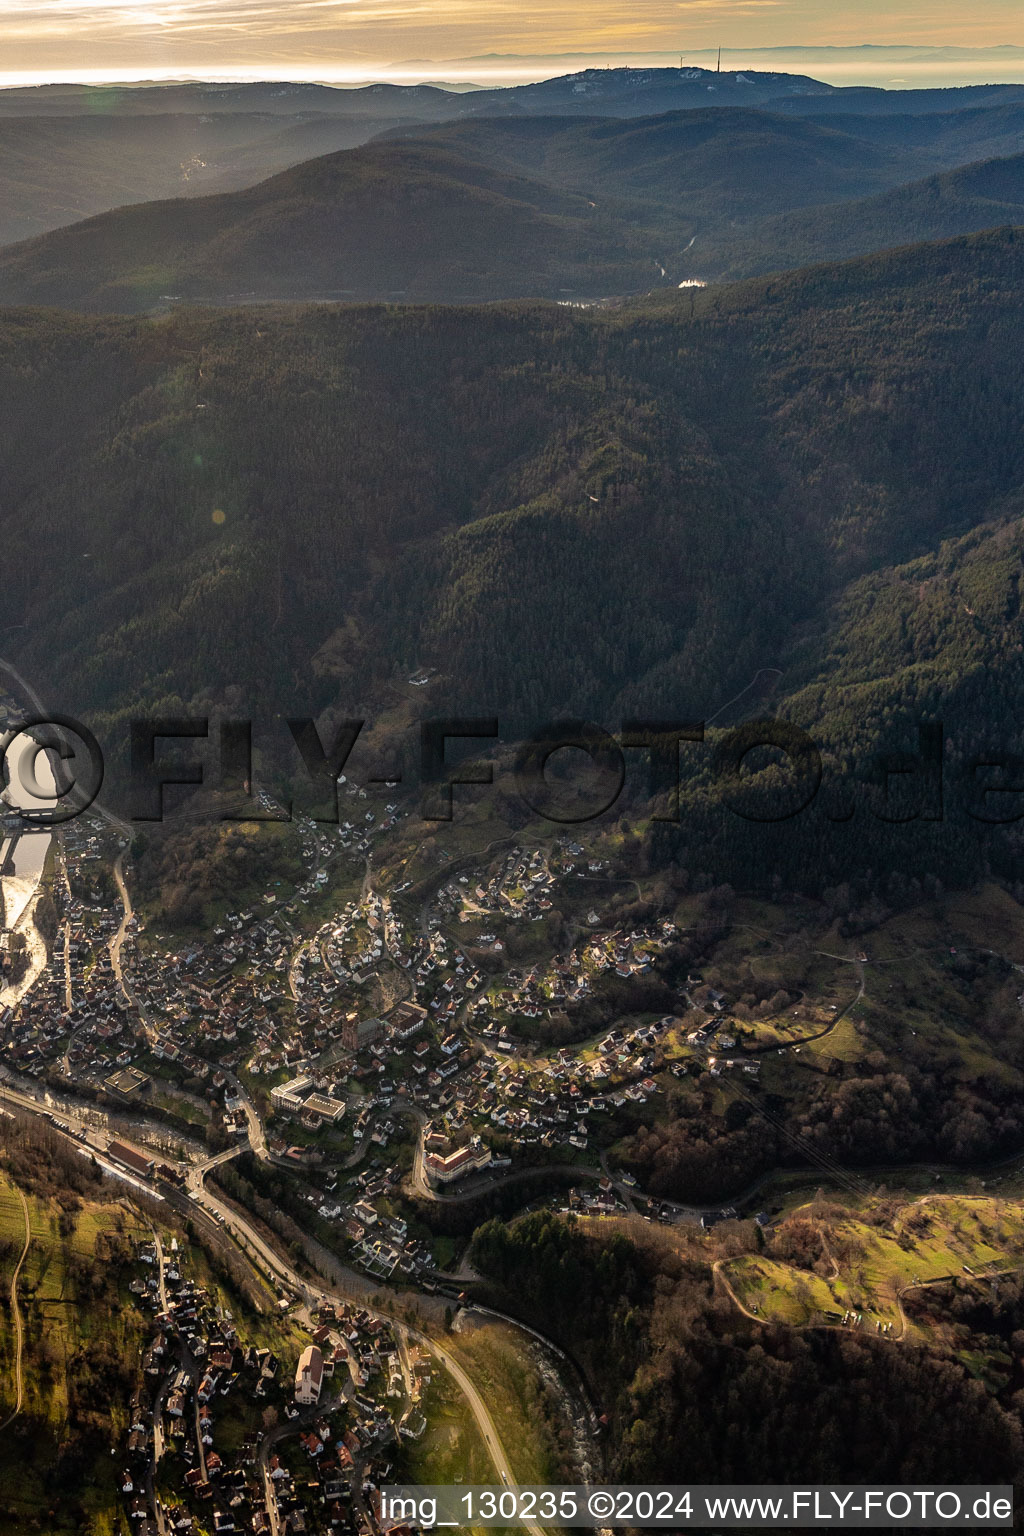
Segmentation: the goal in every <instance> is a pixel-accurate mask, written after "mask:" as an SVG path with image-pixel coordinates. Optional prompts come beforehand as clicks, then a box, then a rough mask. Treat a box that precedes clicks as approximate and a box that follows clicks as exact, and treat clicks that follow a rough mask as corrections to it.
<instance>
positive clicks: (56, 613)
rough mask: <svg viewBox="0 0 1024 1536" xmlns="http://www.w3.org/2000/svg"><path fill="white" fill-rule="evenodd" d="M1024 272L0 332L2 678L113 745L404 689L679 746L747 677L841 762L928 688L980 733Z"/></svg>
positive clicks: (992, 685)
mask: <svg viewBox="0 0 1024 1536" xmlns="http://www.w3.org/2000/svg"><path fill="white" fill-rule="evenodd" d="M1022 277H1024V236H1022V235H1020V234H1019V233H1017V232H1015V231H1013V230H1008V231H997V232H994V233H990V234H987V235H982V236H974V237H969V238H966V239H962V240H957V241H952V242H948V243H945V244H942V245H934V246H925V247H918V248H915V249H913V250H907V251H900V252H895V253H888V254H886V255H881V256H874V257H871V258H867V259H864V260H861V261H856V262H851V263H847V264H836V265H832V266H826V267H819V268H814V269H808V270H806V271H804V272H801V273H798V274H791V275H787V276H783V277H778V278H771V279H767V280H766V279H760V280H751V281H749V282H746V283H742V284H736V285H734V286H732V287H728V288H722V289H715V290H710V289H709V290H706V291H704V292H703V293H698V294H691V295H686V296H683V295H673V296H670V297H666V298H664V299H661V300H660V301H659V302H657V303H646V304H642V305H641V304H638V305H636V306H634V307H632V308H628V309H623V310H621V311H617V312H584V311H577V310H566V309H564V308H556V307H553V306H545V305H497V306H492V307H488V308H484V309H469V308H466V309H447V310H442V309H432V308H419V309H403V308H390V309H380V308H356V307H352V308H348V309H340V310H339V309H323V308H310V309H292V310H288V309H281V310H272V309H260V310H258V311H249V312H223V313H210V312H202V311H194V312H189V311H187V310H182V311H179V312H177V313H175V314H173V315H171V316H169V317H165V318H163V319H160V320H157V321H154V320H131V319H121V320H117V319H96V320H89V319H86V318H83V317H70V316H66V315H59V314H55V313H47V312H43V311H8V312H7V313H6V314H5V315H4V318H3V326H2V332H0V341H2V350H0V463H2V465H3V471H4V480H5V488H6V489H5V506H4V517H3V537H4V543H5V594H6V599H7V603H6V607H7V613H8V615H9V617H10V621H11V624H12V625H13V626H19V625H24V626H25V628H24V630H21V629H18V628H17V627H15V628H14V629H13V630H12V631H11V633H10V635H9V639H8V642H7V647H8V650H9V651H10V652H11V653H12V654H13V655H14V656H15V658H16V659H17V660H18V661H19V664H21V665H23V667H24V668H25V669H26V670H27V671H28V672H30V673H32V675H34V676H36V677H38V678H39V679H40V680H41V681H42V682H44V683H45V691H46V693H47V696H48V697H50V698H52V699H53V701H54V703H55V704H56V703H59V704H60V705H61V706H62V707H64V708H67V709H69V710H70V711H72V712H80V713H83V714H85V715H86V716H87V717H88V718H90V719H92V720H93V721H94V722H95V723H96V724H97V726H98V727H100V728H101V729H104V730H106V729H113V728H114V727H116V728H117V730H118V731H121V732H122V734H123V722H124V720H125V717H126V716H127V715H128V714H130V713H131V712H133V711H135V712H137V711H139V710H152V709H159V710H161V711H162V712H174V711H175V710H178V709H182V708H196V707H199V708H202V707H205V706H206V705H207V704H210V703H218V702H224V701H232V707H234V708H238V709H242V710H244V709H246V708H251V709H252V711H253V713H254V714H256V715H264V716H266V715H267V714H268V713H269V714H273V713H276V712H278V711H280V712H281V713H287V714H301V713H303V712H304V711H305V710H306V709H311V710H313V711H314V712H315V711H318V710H320V709H323V708H326V709H328V710H329V711H332V712H340V713H342V714H345V715H351V714H353V713H357V712H359V711H361V710H365V709H369V710H371V711H372V709H373V707H374V700H375V699H379V698H380V696H381V690H382V689H385V688H388V687H390V686H392V685H393V684H397V683H399V682H401V680H403V679H404V678H405V677H406V676H407V675H408V672H409V670H411V669H413V668H414V667H418V666H423V665H429V666H433V667H437V668H438V669H439V670H440V673H441V676H440V677H439V679H438V681H437V682H436V683H435V684H434V685H433V686H432V688H431V690H430V698H429V709H430V712H432V713H433V712H437V713H445V712H447V711H451V712H456V713H457V712H460V711H464V710H466V711H470V712H473V713H478V712H486V713H496V714H498V715H499V716H500V717H501V719H502V723H503V729H505V730H506V731H507V732H508V733H509V734H512V733H514V732H515V731H517V730H520V729H522V728H523V727H524V726H525V725H528V724H529V723H530V722H532V721H537V720H538V719H549V718H552V717H557V716H559V715H571V716H577V717H579V716H584V717H588V716H589V717H590V718H594V719H598V720H602V721H605V722H607V723H609V724H614V723H615V722H616V721H617V720H619V719H620V718H621V717H622V716H623V715H625V716H630V715H644V714H646V715H653V716H655V717H661V718H679V719H687V718H694V719H701V718H710V717H711V716H712V715H713V714H714V713H715V712H716V711H717V710H718V708H719V707H720V706H721V705H722V704H723V703H724V702H725V701H726V700H728V699H729V698H731V697H732V696H733V695H734V694H736V693H737V692H738V691H739V690H740V689H742V688H743V687H744V686H745V685H746V684H747V683H748V682H749V680H750V679H751V677H752V676H753V675H754V674H755V673H756V672H757V671H758V669H760V668H762V667H765V666H769V665H770V666H776V667H778V668H779V669H780V670H781V672H782V679H781V682H780V685H779V689H778V690H777V693H776V704H777V707H778V709H779V710H780V711H781V712H782V713H784V714H786V713H792V714H794V715H795V716H797V717H798V718H799V719H800V722H801V723H802V724H805V725H806V726H807V727H808V728H809V729H811V730H812V731H814V732H816V733H819V734H820V735H821V736H822V738H823V739H824V740H825V741H826V743H827V744H828V745H829V747H830V749H831V750H832V752H833V753H834V754H835V755H836V757H837V758H838V759H840V760H842V759H843V758H844V756H845V757H848V758H850V759H851V760H854V759H856V760H857V761H860V762H863V760H864V756H865V754H866V753H870V751H872V750H875V749H876V748H877V747H878V746H879V745H880V744H885V743H886V740H887V736H889V735H891V733H892V731H893V730H894V729H895V730H897V732H899V731H901V730H902V731H904V733H905V731H906V729H907V728H908V726H907V722H908V721H909V722H911V723H912V721H913V719H914V718H915V717H916V715H915V712H916V710H917V708H918V706H919V705H922V706H925V707H927V708H928V709H929V710H931V709H932V708H938V707H942V704H943V695H944V694H945V693H950V694H954V695H955V698H956V703H957V708H958V711H959V715H960V718H961V720H962V722H963V723H964V724H965V727H966V728H967V730H968V732H970V730H971V729H973V730H974V734H975V735H977V733H978V730H979V728H980V722H981V719H982V716H984V719H985V720H986V721H987V719H988V709H989V700H990V698H991V694H992V691H993V690H996V691H998V690H1002V691H1003V694H1004V696H1006V697H1008V698H1013V697H1015V696H1016V695H1017V694H1018V693H1019V692H1020V691H1021V688H1022V677H1024V673H1022V662H1021V653H1020V647H1019V646H1016V645H1004V644H1003V643H1002V642H1001V640H1000V639H999V637H1000V636H1004V635H1005V633H1006V630H1005V626H1006V625H1007V624H1009V625H1010V627H1011V629H1012V626H1013V624H1014V622H1015V621H1014V619H1013V610H1012V602H1013V592H1014V590H1015V576H1016V571H1017V568H1018V566H1019V553H1020V528H1021V517H1022V511H1024V446H1022V444H1024V431H1022V428H1024V421H1022V413H1024V374H1022V369H1024V361H1022V356H1021V349H1020V347H1019V298H1018V294H1019V289H1020V284H1021V280H1022ZM398 379H400V380H401V382H402V388H401V389H400V390H396V388H395V381H396V380H398ZM215 513H216V514H217V516H216V517H215V516H214V514H215ZM973 530H977V532H976V533H975V532H973ZM30 535H31V536H30ZM944 540H946V541H949V540H952V541H954V542H953V543H952V544H947V545H946V546H945V548H944V549H943V547H942V546H943V541H944ZM958 540H959V541H964V540H967V542H966V543H963V542H961V543H957V542H955V541H958ZM990 540H991V541H994V542H992V544H991V549H992V551H993V553H992V557H991V559H989V557H988V556H987V555H986V554H985V550H986V548H987V547H988V541H990ZM40 544H42V545H43V546H44V547H45V548H46V549H47V550H48V556H47V559H46V561H45V562H40V561H39V560H38V559H37V558H36V557H34V556H32V555H31V554H30V553H29V551H31V550H33V549H38V548H39V547H40ZM922 560H923V561H925V562H926V563H927V562H928V561H929V560H931V561H933V562H936V561H937V562H938V564H939V566H940V567H942V568H943V569H945V568H947V567H949V566H950V565H951V564H952V565H953V566H955V567H956V569H957V570H960V569H961V568H962V569H963V572H964V575H963V577H962V581H963V583H964V587H963V590H964V593H965V596H964V597H963V603H966V606H967V607H968V608H971V609H974V610H975V611H974V614H973V615H972V616H968V615H963V614H962V613H961V606H962V605H961V602H960V600H959V598H958V596H957V588H956V585H955V583H954V584H953V585H950V584H949V582H947V583H946V585H945V586H943V585H942V583H938V582H933V583H931V585H929V580H930V578H925V577H920V578H919V577H918V575H917V574H916V572H917V569H918V568H917V567H914V566H913V565H912V564H911V565H910V568H909V570H907V569H902V570H898V569H895V568H896V567H904V568H906V567H908V563H912V562H915V561H922ZM986 561H987V562H988V563H987V564H986V563H985V562H986ZM975 568H976V574H974V575H972V574H971V572H972V571H975ZM922 569H923V568H922ZM986 573H987V574H986ZM872 582H874V583H875V585H876V588H877V592H878V594H879V595H877V596H872V591H873V590H874V589H873V588H871V585H870V584H871V583H872ZM858 583H860V584H861V585H860V586H858V585H857V584H858ZM864 583H867V584H868V585H867V586H865V585H864ZM918 588H921V589H922V590H923V591H924V592H925V593H926V594H929V595H928V596H927V600H926V601H922V600H916V599H915V593H916V592H917V591H918ZM976 588H978V589H979V590H978V591H976V590H975V589H976ZM981 588H984V592H982V591H981V590H980V589H981ZM985 593H990V594H991V595H990V596H985ZM944 594H948V595H944ZM883 598H884V602H883ZM893 603H896V604H902V605H903V609H904V610H905V612H901V611H900V609H899V608H898V607H897V608H893V609H892V612H891V617H886V614H887V613H888V612H889V606H891V604H893ZM1000 604H1002V605H1003V611H1004V617H1003V618H1002V619H999V613H1000ZM986 605H987V606H986ZM979 615H981V616H980V617H979ZM986 615H988V617H987V618H986V617H985V616H986ZM1006 615H1009V616H1008V617H1007V616H1006ZM968 618H970V623H971V624H972V625H974V629H973V630H970V631H969V632H967V637H966V639H965V631H964V627H963V625H964V620H965V619H968ZM997 620H998V625H997V628H996V629H995V631H994V634H993V638H991V640H989V639H986V638H985V633H984V632H985V629H986V625H987V624H989V623H991V624H993V625H996V624H997ZM978 626H980V630H981V637H980V638H978V639H977V640H971V642H970V643H971V646H972V647H973V649H971V651H970V654H971V656H972V657H974V658H975V661H974V662H972V669H971V670H966V669H965V668H964V665H963V657H964V649H963V648H964V645H965V644H966V643H967V640H968V639H970V635H971V634H976V633H977V631H978ZM889 634H891V636H892V638H891V639H890V638H887V636H888V635H889ZM58 657H59V658H60V660H59V663H58V662H57V660H56V658H58ZM858 658H861V659H858ZM925 665H927V668H928V672H929V677H930V682H929V686H928V688H927V689H925V690H922V689H921V688H920V687H919V686H918V680H919V679H920V678H921V677H922V676H923V672H922V668H923V667H924V666H925ZM870 668H875V669H876V670H875V672H871V671H870V670H866V669H870ZM872 677H875V679H876V683H877V686H876V687H875V689H874V695H873V698H872V709H871V710H869V711H864V710H863V709H862V708H861V704H860V700H859V699H858V697H857V695H856V692H853V693H851V692H850V689H851V686H852V685H853V684H857V683H859V680H860V679H861V678H864V679H865V680H866V681H867V680H870V679H871V678H872ZM972 688H973V689H975V690H980V691H976V692H975V693H974V694H972ZM868 692H869V693H870V692H871V690H870V689H869V690H868ZM982 706H984V707H982ZM1017 718H1019V716H1017V717H1014V718H1011V719H1009V720H1007V722H1006V734H1007V738H1008V740H1007V745H1008V746H1009V747H1011V748H1012V747H1014V745H1015V743H1016V742H1017V736H1018V734H1019V732H1018V726H1017V724H1016V723H1015V722H1016V719H1017ZM972 722H973V725H972ZM897 745H902V742H899V743H897ZM970 745H971V742H970V740H967V741H966V743H965V749H964V750H967V749H968V748H969V747H970ZM692 789H693V794H694V795H696V796H697V797H698V799H700V798H701V797H702V796H705V795H706V794H707V793H710V792H711V791H710V790H709V787H708V786H707V784H706V783H705V781H704V780H703V779H702V778H701V775H700V773H698V774H697V777H696V778H695V779H694V781H693V786H692ZM694 803H695V804H696V802H694ZM737 825H738V826H739V825H740V824H739V823H737ZM740 830H743V828H742V827H740ZM737 836H738V833H737ZM858 836H860V834H859V833H858ZM861 844H862V851H863V856H865V857H867V856H870V850H869V849H868V847H867V844H865V843H864V841H863V839H862V838H861ZM751 846H752V845H751V844H750V843H749V839H748V844H747V848H746V852H745V854H744V857H746V858H747V859H748V861H749V859H750V858H751V853H750V848H751ZM976 853H977V850H975V856H976ZM816 858H817V860H818V862H819V863H823V855H822V854H821V851H820V850H818V852H817V854H816ZM777 867H778V865H776V868H777Z"/></svg>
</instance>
